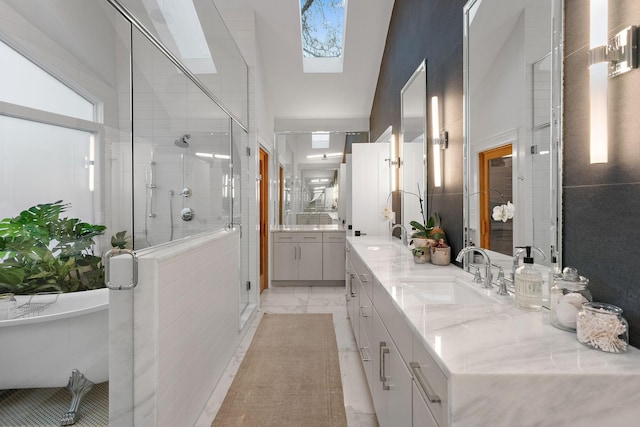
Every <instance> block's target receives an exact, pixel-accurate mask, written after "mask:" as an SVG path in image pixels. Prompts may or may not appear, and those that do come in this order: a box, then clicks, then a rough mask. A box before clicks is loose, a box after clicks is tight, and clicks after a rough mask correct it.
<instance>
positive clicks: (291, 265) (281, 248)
mask: <svg viewBox="0 0 640 427" xmlns="http://www.w3.org/2000/svg"><path fill="white" fill-rule="evenodd" d="M297 252H298V244H297V243H277V242H276V243H274V244H273V280H298V257H297Z"/></svg>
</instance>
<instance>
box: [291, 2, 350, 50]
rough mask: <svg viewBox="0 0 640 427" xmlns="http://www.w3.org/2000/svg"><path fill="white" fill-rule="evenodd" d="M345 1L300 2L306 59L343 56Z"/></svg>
mask: <svg viewBox="0 0 640 427" xmlns="http://www.w3.org/2000/svg"><path fill="white" fill-rule="evenodd" d="M344 3H345V0H300V20H301V22H302V52H303V56H304V57H311V58H338V57H340V56H342V48H343V36H344Z"/></svg>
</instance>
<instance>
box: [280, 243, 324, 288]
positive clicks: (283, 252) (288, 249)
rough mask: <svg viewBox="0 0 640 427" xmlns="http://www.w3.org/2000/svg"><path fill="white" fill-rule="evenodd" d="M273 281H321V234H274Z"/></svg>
mask: <svg viewBox="0 0 640 427" xmlns="http://www.w3.org/2000/svg"><path fill="white" fill-rule="evenodd" d="M273 248H274V251H273V279H274V280H322V233H274V238H273Z"/></svg>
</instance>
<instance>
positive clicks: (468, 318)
mask: <svg viewBox="0 0 640 427" xmlns="http://www.w3.org/2000/svg"><path fill="white" fill-rule="evenodd" d="M347 239H348V241H349V242H350V243H351V244H352V246H353V247H354V249H355V250H356V251H357V252H358V254H360V257H361V258H362V260H363V261H364V262H365V264H366V265H367V267H368V268H369V269H370V271H371V273H372V274H373V275H374V276H375V277H376V279H377V280H378V282H379V283H380V284H381V285H382V286H383V287H384V288H385V289H386V290H387V292H388V293H389V296H390V297H391V299H392V301H393V302H394V307H395V308H396V309H397V310H398V312H399V313H401V314H402V316H403V317H404V318H405V320H406V321H407V323H408V325H409V326H410V328H411V329H412V331H413V332H414V333H415V334H417V336H418V337H420V338H421V339H422V341H423V344H425V348H426V349H427V350H428V351H429V352H430V353H431V355H432V356H433V357H434V359H435V360H436V362H437V363H438V364H439V366H440V368H441V369H442V370H443V371H444V372H445V375H447V377H449V378H452V377H453V376H457V375H487V374H512V375H513V374H519V375H540V374H544V375H569V376H572V375H605V376H609V375H615V376H625V377H638V378H637V379H640V351H639V350H638V349H636V348H634V347H630V348H629V351H628V352H627V353H624V354H610V353H604V352H600V351H597V350H594V349H591V348H588V347H586V346H584V345H582V344H580V343H578V341H577V340H576V338H575V334H573V333H571V332H566V331H562V330H559V329H557V328H554V327H553V326H551V325H550V324H549V319H548V316H549V315H548V311H547V310H546V309H545V310H543V311H542V312H526V311H523V310H520V309H517V308H516V307H515V306H514V305H513V303H512V302H511V303H510V304H501V303H499V302H496V304H493V305H487V306H474V305H453V304H451V305H445V304H442V305H422V306H421V307H420V306H419V304H418V305H416V304H413V305H412V304H406V305H404V306H403V304H402V301H401V298H400V297H399V295H398V292H399V291H401V290H403V286H402V285H401V284H400V283H399V281H398V280H397V279H398V278H399V277H400V278H415V279H418V278H420V277H431V278H433V277H434V275H437V276H438V277H440V276H442V277H458V278H462V279H464V280H465V281H467V282H469V286H473V285H474V284H472V283H470V282H471V278H472V277H471V274H469V273H466V272H464V271H463V270H462V269H460V268H458V267H456V266H455V265H453V264H450V265H448V266H436V265H432V264H415V263H413V260H412V254H411V252H410V251H409V250H408V249H407V248H406V247H402V245H401V244H400V241H399V239H391V238H389V237H384V236H359V237H355V236H348V237H347ZM376 248H377V249H376ZM453 257H455V254H452V258H453ZM477 286H479V285H477ZM394 287H395V290H394ZM393 294H395V297H394V296H393ZM494 294H495V291H494ZM498 298H499V297H498ZM509 298H510V299H511V300H512V299H513V297H509ZM373 303H374V305H375V301H374V302H373ZM487 310H490V311H489V312H485V311H487ZM637 379H634V381H637Z"/></svg>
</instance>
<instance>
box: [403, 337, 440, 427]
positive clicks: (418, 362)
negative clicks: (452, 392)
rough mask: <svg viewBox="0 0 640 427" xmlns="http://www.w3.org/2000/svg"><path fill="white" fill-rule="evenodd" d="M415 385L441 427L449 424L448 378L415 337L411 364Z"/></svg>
mask: <svg viewBox="0 0 640 427" xmlns="http://www.w3.org/2000/svg"><path fill="white" fill-rule="evenodd" d="M409 367H410V369H411V374H412V375H413V378H414V381H415V385H416V387H417V389H418V391H419V392H420V395H421V396H422V398H423V399H424V401H425V402H426V404H427V406H428V407H429V410H430V411H431V414H432V415H433V417H434V418H435V419H436V421H437V422H438V424H439V425H441V426H446V425H448V423H449V411H448V406H449V401H448V400H449V390H448V384H447V377H446V376H445V375H444V372H442V370H440V367H439V366H438V365H437V364H436V362H435V360H434V359H433V357H432V356H431V354H430V353H429V352H428V351H427V349H426V348H425V347H424V344H423V343H422V341H421V339H420V338H417V337H414V342H413V358H412V361H411V363H410V364H409Z"/></svg>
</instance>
